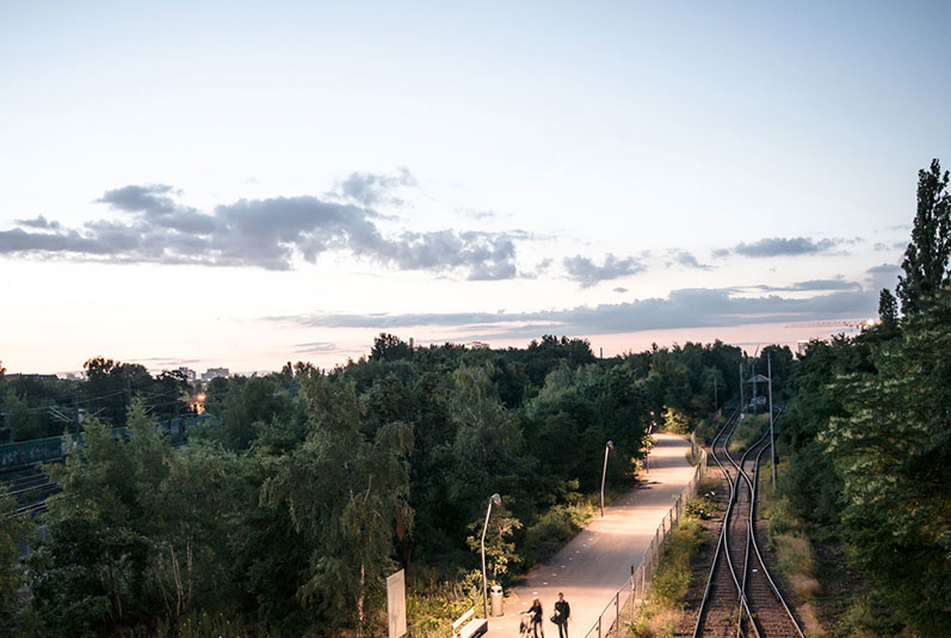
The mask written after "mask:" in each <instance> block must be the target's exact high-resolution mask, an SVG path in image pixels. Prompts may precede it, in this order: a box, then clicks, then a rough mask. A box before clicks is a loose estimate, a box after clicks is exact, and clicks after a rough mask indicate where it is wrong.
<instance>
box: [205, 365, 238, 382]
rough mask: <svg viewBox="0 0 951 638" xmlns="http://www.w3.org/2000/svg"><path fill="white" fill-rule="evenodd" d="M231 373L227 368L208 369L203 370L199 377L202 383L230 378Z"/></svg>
mask: <svg viewBox="0 0 951 638" xmlns="http://www.w3.org/2000/svg"><path fill="white" fill-rule="evenodd" d="M230 376H231V371H230V370H229V369H228V368H208V369H207V370H205V372H204V374H202V375H201V380H202V381H211V380H212V379H217V378H218V377H230Z"/></svg>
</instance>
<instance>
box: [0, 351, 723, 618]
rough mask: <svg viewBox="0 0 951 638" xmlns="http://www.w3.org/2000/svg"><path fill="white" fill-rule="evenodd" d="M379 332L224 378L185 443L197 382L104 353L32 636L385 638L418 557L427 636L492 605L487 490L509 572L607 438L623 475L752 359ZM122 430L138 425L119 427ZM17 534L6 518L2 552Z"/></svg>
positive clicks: (51, 518) (574, 523)
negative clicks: (434, 341)
mask: <svg viewBox="0 0 951 638" xmlns="http://www.w3.org/2000/svg"><path fill="white" fill-rule="evenodd" d="M382 337H386V338H385V339H383V341H381V342H378V343H377V344H375V346H377V350H378V352H375V353H372V354H371V357H370V359H361V360H359V361H356V362H350V363H348V365H346V366H342V367H340V368H338V369H336V370H334V371H332V372H330V373H323V372H321V371H320V370H318V369H316V368H314V367H313V366H310V365H307V364H302V363H298V364H296V365H291V364H287V365H285V366H284V369H283V370H282V371H281V372H280V373H275V374H271V375H266V376H262V377H250V378H244V377H233V378H227V379H225V378H218V379H215V380H213V381H212V382H210V383H209V384H208V386H207V387H206V388H205V389H204V393H205V394H206V400H205V406H206V409H207V410H208V412H209V413H210V414H212V415H214V416H216V417H217V419H216V421H215V422H213V423H211V424H209V425H207V426H203V429H202V431H201V432H197V433H196V432H190V436H189V441H188V444H187V445H186V446H184V447H182V448H173V447H171V446H170V444H169V441H168V440H167V439H166V438H165V437H163V436H162V435H161V433H160V432H161V431H160V429H158V428H157V427H156V424H155V421H154V420H153V418H151V417H150V415H155V414H159V413H160V410H159V408H158V406H157V405H156V403H154V402H153V399H154V400H155V401H161V402H163V403H164V402H166V401H167V402H170V403H172V404H176V403H181V402H182V400H183V398H184V397H185V396H186V395H187V394H188V393H189V392H190V390H189V389H188V388H187V387H186V384H183V380H182V378H181V376H180V375H178V374H174V373H166V374H162V375H159V377H158V378H152V377H151V376H150V375H148V373H147V372H146V371H144V369H140V368H141V366H134V365H126V364H122V363H118V362H115V361H111V360H107V359H102V358H97V359H93V360H90V362H89V363H88V365H87V371H88V372H89V373H90V378H89V379H88V380H87V381H85V382H82V383H80V384H79V385H78V386H72V387H73V390H74V395H75V394H76V392H78V395H76V396H78V397H79V403H80V405H83V406H86V405H88V406H90V409H91V410H101V412H100V414H101V415H102V416H103V417H104V418H103V419H101V420H99V419H95V418H89V419H87V420H86V422H85V423H84V424H83V426H84V427H83V432H82V437H81V440H80V442H79V443H78V445H76V446H74V447H71V448H70V450H69V453H68V455H67V458H66V462H65V464H64V465H62V466H59V467H51V468H49V473H50V474H51V476H53V477H54V478H55V480H56V481H57V482H58V483H59V484H60V486H61V488H62V493H61V494H59V495H57V496H55V497H53V498H52V499H51V500H50V502H49V505H50V511H49V514H48V520H47V521H46V523H47V526H48V529H49V534H50V537H49V540H48V541H45V542H41V543H39V544H38V545H37V547H36V549H35V551H34V553H33V555H32V556H31V558H30V561H29V569H28V574H29V579H28V581H29V584H30V587H31V592H32V595H33V597H32V601H31V603H30V606H29V609H27V610H25V611H24V610H22V609H20V610H18V611H21V612H24V613H21V614H20V615H19V618H20V621H21V622H20V625H21V626H24V627H25V626H26V624H24V623H25V621H23V619H25V618H29V617H33V616H35V618H36V619H37V622H39V623H40V624H41V628H40V629H38V630H37V633H39V634H44V633H45V634H51V635H63V636H84V635H102V636H107V635H127V636H130V637H131V636H145V635H155V636H164V635H168V636H171V635H193V634H196V633H198V634H200V633H202V632H218V633H223V634H230V635H235V636H244V635H269V634H270V635H306V634H308V633H311V634H313V633H315V632H316V633H317V634H340V633H346V632H349V631H352V630H354V629H356V630H358V631H363V632H367V633H370V634H374V633H379V632H380V631H381V623H382V622H383V618H384V616H383V614H382V610H383V605H384V601H385V597H384V589H383V581H384V576H386V575H387V574H389V573H391V571H392V570H394V569H396V568H398V567H399V566H403V567H407V568H408V574H410V583H409V584H410V588H411V591H413V590H414V588H417V586H418V583H414V579H415V578H419V577H420V575H421V574H425V573H426V570H427V569H433V570H438V572H439V573H441V574H444V576H443V578H444V579H445V580H444V581H443V582H444V584H445V587H442V586H440V587H437V588H436V589H435V590H434V589H432V588H429V589H427V590H425V591H423V592H422V593H421V594H420V595H421V596H423V598H422V599H419V600H424V602H422V603H420V605H422V607H413V608H415V609H422V608H423V607H425V608H426V609H429V610H430V611H421V612H420V613H422V614H423V615H424V616H425V617H424V618H421V619H419V622H420V623H421V624H420V625H418V626H416V627H415V629H414V631H417V630H418V631H417V633H419V635H426V634H425V632H434V631H441V629H439V628H442V629H444V628H445V627H447V626H448V623H449V622H451V620H452V619H453V618H454V617H455V616H458V615H459V614H460V613H462V612H463V611H465V609H466V608H467V607H468V606H469V605H472V604H473V603H481V573H480V570H479V569H478V565H479V555H478V552H475V551H472V549H473V547H475V545H474V543H475V542H476V541H478V540H479V538H478V537H479V536H481V526H482V524H483V522H484V516H485V508H486V504H487V499H488V497H489V495H490V494H492V493H493V492H499V493H500V494H502V495H503V498H504V507H496V508H494V511H493V513H492V516H491V517H490V521H489V530H488V533H487V537H486V540H487V554H488V556H487V558H488V564H489V568H490V570H491V573H492V577H493V579H496V580H500V581H510V580H511V579H512V578H514V577H516V576H517V575H518V573H519V571H520V570H522V569H525V568H526V567H528V566H530V564H531V563H532V562H533V561H535V560H538V559H540V558H542V557H543V556H546V555H548V554H550V553H551V552H552V551H554V550H555V549H556V548H557V546H558V545H559V544H560V543H563V542H564V541H565V540H567V539H569V538H570V537H571V536H572V535H574V534H575V533H576V532H577V531H578V530H579V529H580V528H581V527H582V526H583V525H584V523H585V521H586V520H587V518H588V517H589V516H590V514H591V512H592V506H591V505H590V499H587V498H586V497H584V496H582V494H583V493H589V494H590V493H593V492H594V491H595V490H597V488H598V487H599V484H600V478H601V467H602V462H603V456H604V449H605V443H606V442H607V441H608V440H612V441H613V442H614V449H613V451H612V452H611V456H610V460H609V464H608V477H607V480H608V486H609V488H610V487H611V486H615V487H616V488H623V487H626V486H628V485H630V480H631V472H632V468H633V467H634V463H633V461H634V460H636V459H638V458H640V457H642V456H643V454H644V453H645V452H646V449H647V447H648V446H647V445H646V444H645V442H646V438H645V431H646V429H647V427H648V425H649V424H650V422H651V420H652V418H657V419H659V418H660V417H659V416H658V417H652V413H655V414H658V415H659V414H660V412H661V410H662V408H663V407H664V406H665V405H669V406H671V407H673V408H674V409H676V410H678V411H679V412H680V413H681V414H683V415H684V416H685V418H689V419H694V418H696V415H698V414H701V413H703V411H704V410H705V409H707V408H708V407H709V406H710V405H712V402H713V392H712V390H713V382H714V380H715V381H716V384H717V392H718V393H720V395H722V396H726V395H728V394H729V389H728V387H729V383H730V382H729V377H727V376H726V375H727V372H729V371H731V370H732V369H733V367H734V363H735V361H734V360H735V359H737V358H738V356H739V355H738V354H737V353H738V352H739V351H738V350H736V349H732V348H729V347H726V346H723V344H719V343H717V344H714V345H711V346H699V345H696V344H687V346H685V347H683V348H680V347H676V348H674V349H673V350H668V349H661V348H654V349H653V350H652V351H651V352H648V353H642V354H638V355H633V354H632V355H629V356H626V357H623V358H615V359H608V360H595V358H594V356H593V355H592V353H591V349H590V347H589V345H588V343H587V342H586V341H583V340H577V339H567V338H564V337H562V338H555V337H551V336H548V337H544V338H543V339H541V340H540V341H538V342H534V343H533V344H532V345H530V346H529V347H528V348H526V349H514V348H512V349H508V350H490V349H473V350H470V349H467V348H463V347H461V346H456V345H452V344H446V345H444V346H430V347H427V348H416V349H409V347H408V346H407V345H406V344H404V343H403V342H402V341H400V340H399V339H398V338H397V337H394V336H392V335H390V336H386V335H383V336H382ZM407 350H408V352H407ZM405 355H409V356H405ZM18 381H22V379H21V380H18ZM721 382H722V386H721V385H720V384H721ZM3 383H4V385H5V388H4V394H3V396H4V398H5V397H7V396H12V399H11V401H14V400H16V401H22V402H23V404H24V409H25V410H27V411H28V413H29V414H41V413H46V411H47V409H46V408H45V407H40V406H42V405H44V404H43V402H44V401H46V402H51V401H52V402H53V403H54V404H55V405H58V406H60V407H61V408H63V409H65V408H64V407H63V406H64V405H68V404H69V402H70V401H72V400H73V399H74V398H76V396H69V395H68V394H65V395H56V394H55V393H54V392H53V390H52V389H53V388H55V389H56V392H59V391H60V389H61V388H65V387H67V386H60V385H59V384H55V383H51V384H50V385H49V386H43V385H42V384H36V383H34V384H33V385H28V384H25V382H23V383H24V385H13V384H11V383H9V382H3ZM31 383H32V381H31ZM734 385H735V384H734ZM10 387H13V392H14V393H13V395H9V393H8V392H7V391H6V389H7V388H10ZM672 387H673V388H676V390H671V388H672ZM31 388H32V389H31ZM77 388H78V389H77ZM33 390H36V392H35V393H34V392H33ZM681 392H683V393H686V394H687V395H686V396H680V395H679V393H681ZM137 395H141V396H143V397H145V398H146V400H145V401H141V400H133V399H134V398H135V397H136V396H137ZM708 395H709V396H708ZM718 396H719V395H718ZM120 409H121V410H122V411H123V412H122V414H121V415H118V413H117V412H118V410H120ZM163 409H164V408H163ZM118 422H124V423H128V425H129V428H128V431H127V436H126V435H122V436H117V435H114V434H113V430H112V428H111V427H110V426H112V425H113V424H115V423H118ZM467 541H468V542H467ZM2 546H3V543H2V529H0V558H2ZM0 562H2V561H0ZM0 581H2V574H0ZM0 585H2V582H0ZM0 589H2V587H0ZM415 591H420V590H419V589H418V588H417V589H415ZM0 594H2V592H0ZM413 604H415V603H411V605H413ZM15 605H16V603H15ZM450 616H451V617H450ZM412 622H414V619H411V623H412ZM424 625H425V626H424ZM414 635H415V634H414Z"/></svg>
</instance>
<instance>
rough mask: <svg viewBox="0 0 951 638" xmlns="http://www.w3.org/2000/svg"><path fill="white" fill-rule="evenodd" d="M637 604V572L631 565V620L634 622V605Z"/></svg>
mask: <svg viewBox="0 0 951 638" xmlns="http://www.w3.org/2000/svg"><path fill="white" fill-rule="evenodd" d="M635 605H637V572H635V571H634V565H631V622H632V623H633V622H634V607H635Z"/></svg>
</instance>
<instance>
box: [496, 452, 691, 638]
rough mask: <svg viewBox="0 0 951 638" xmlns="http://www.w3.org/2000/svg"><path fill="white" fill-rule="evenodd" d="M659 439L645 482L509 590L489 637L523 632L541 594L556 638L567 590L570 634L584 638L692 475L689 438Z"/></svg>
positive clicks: (550, 634) (548, 629)
mask: <svg viewBox="0 0 951 638" xmlns="http://www.w3.org/2000/svg"><path fill="white" fill-rule="evenodd" d="M655 439H656V443H655V444H654V449H653V452H651V455H650V468H651V469H650V472H649V473H648V474H646V475H645V476H644V478H645V479H646V485H645V484H642V485H641V487H639V488H637V489H634V490H632V491H630V492H628V493H627V494H625V495H624V496H623V497H621V498H619V499H618V500H616V501H615V502H614V504H613V505H612V506H610V507H608V508H605V515H604V518H595V519H594V520H593V521H592V522H591V523H590V524H589V525H588V526H587V527H586V528H585V529H584V530H583V531H581V532H580V533H579V534H578V535H577V536H575V538H574V539H572V540H571V541H570V542H569V543H568V544H567V545H566V546H565V547H563V548H562V549H561V551H560V552H558V553H557V554H556V555H555V556H554V557H553V558H552V559H550V560H549V561H548V562H547V563H545V564H543V565H540V566H538V567H536V568H535V569H533V570H532V571H531V572H530V573H529V574H528V576H527V577H526V578H525V580H524V581H523V582H522V583H521V584H520V585H519V586H518V587H514V588H512V589H511V590H510V591H507V592H506V594H507V595H506V597H505V605H504V606H505V615H504V616H501V617H492V618H489V633H488V634H487V636H489V637H490V638H497V637H501V636H506V637H515V636H518V628H519V619H520V613H521V612H522V611H524V610H526V609H528V608H529V607H530V606H531V604H532V599H533V598H535V597H538V598H539V599H540V600H541V603H542V609H543V610H544V614H545V621H544V629H545V635H546V636H547V637H548V638H557V636H558V627H557V626H556V625H554V624H552V623H551V622H549V620H548V619H549V618H550V617H551V615H552V612H553V611H554V603H555V601H556V600H557V599H558V592H564V594H565V600H567V601H568V603H569V604H570V605H571V621H570V622H569V626H568V629H569V632H570V636H571V638H584V635H585V633H587V631H588V630H589V629H590V628H591V627H592V625H594V623H595V622H597V619H598V615H599V614H600V613H601V610H602V609H604V607H605V605H607V604H608V602H610V601H611V599H612V598H613V597H614V593H615V592H616V591H617V590H618V589H619V588H620V587H621V585H623V584H624V583H625V582H627V579H628V577H630V575H631V564H632V563H634V565H635V567H637V566H638V565H639V564H640V561H641V556H642V555H643V554H644V552H645V551H646V550H647V548H648V546H649V545H650V542H651V539H652V538H654V532H655V531H656V530H657V527H658V526H659V525H660V523H661V520H663V518H664V516H666V514H667V512H668V511H669V510H670V507H671V505H673V503H674V499H676V498H677V496H678V495H679V494H680V493H681V492H683V490H684V488H685V487H687V484H688V483H689V482H690V479H691V478H692V477H693V474H694V468H693V467H692V466H691V465H690V464H689V463H688V462H687V454H688V452H689V451H690V442H689V441H687V440H686V439H682V438H679V437H676V436H671V435H667V434H657V435H655Z"/></svg>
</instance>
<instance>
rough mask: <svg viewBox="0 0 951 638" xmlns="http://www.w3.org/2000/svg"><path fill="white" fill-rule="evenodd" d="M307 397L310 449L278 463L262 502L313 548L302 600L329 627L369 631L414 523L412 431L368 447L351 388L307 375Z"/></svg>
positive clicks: (389, 434)
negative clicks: (282, 510) (400, 536)
mask: <svg viewBox="0 0 951 638" xmlns="http://www.w3.org/2000/svg"><path fill="white" fill-rule="evenodd" d="M303 393H304V397H305V401H306V405H307V413H308V418H309V420H310V424H311V430H310V433H309V434H308V435H307V439H306V440H305V441H304V443H303V444H302V445H301V446H300V447H298V448H296V449H295V450H294V452H293V453H292V454H290V455H287V456H284V457H281V458H280V459H279V460H278V461H277V472H276V474H275V475H274V476H272V477H270V478H269V479H268V480H267V481H266V482H265V484H264V487H263V491H262V498H263V499H264V500H265V502H267V503H268V504H270V505H271V506H272V507H286V508H287V510H288V512H289V514H290V517H291V521H292V522H293V524H294V528H295V530H296V531H297V532H298V533H299V534H301V536H302V538H303V540H304V542H305V543H306V544H307V545H308V546H309V547H310V548H311V555H310V558H309V565H308V568H307V570H306V579H305V581H304V582H303V584H302V585H301V586H300V587H299V588H298V591H297V596H298V597H299V599H300V601H301V603H302V604H303V605H304V607H306V608H313V609H314V610H315V611H316V612H317V613H318V614H319V615H320V616H321V617H323V618H325V620H326V622H327V623H329V624H330V626H343V625H346V624H349V623H354V622H356V623H357V624H358V626H363V625H364V623H365V622H366V618H365V616H364V610H365V603H366V600H367V598H368V597H373V596H379V595H381V583H382V580H383V577H384V576H385V575H386V574H387V573H388V572H389V571H390V570H391V569H392V566H393V562H392V559H391V558H390V557H391V555H392V553H393V530H394V529H399V528H400V527H403V528H406V527H408V526H409V525H410V524H411V520H412V519H411V511H410V510H409V507H408V504H407V494H408V487H409V485H408V473H407V469H406V464H405V459H406V457H407V456H408V455H409V452H410V450H411V446H412V431H411V429H410V428H408V427H406V426H405V425H403V424H400V423H394V424H389V425H387V426H386V427H384V428H381V429H380V430H379V431H378V432H377V434H376V436H375V438H374V440H372V441H369V440H367V439H366V438H364V436H363V434H362V433H361V432H360V420H361V419H362V417H363V411H362V409H361V406H360V404H359V402H358V400H357V397H356V395H355V394H354V393H353V391H352V390H351V389H350V388H347V387H336V386H334V385H333V384H331V382H330V381H329V380H328V379H327V378H326V377H324V376H322V375H319V374H311V375H308V376H307V377H306V378H305V379H304V381H303Z"/></svg>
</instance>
